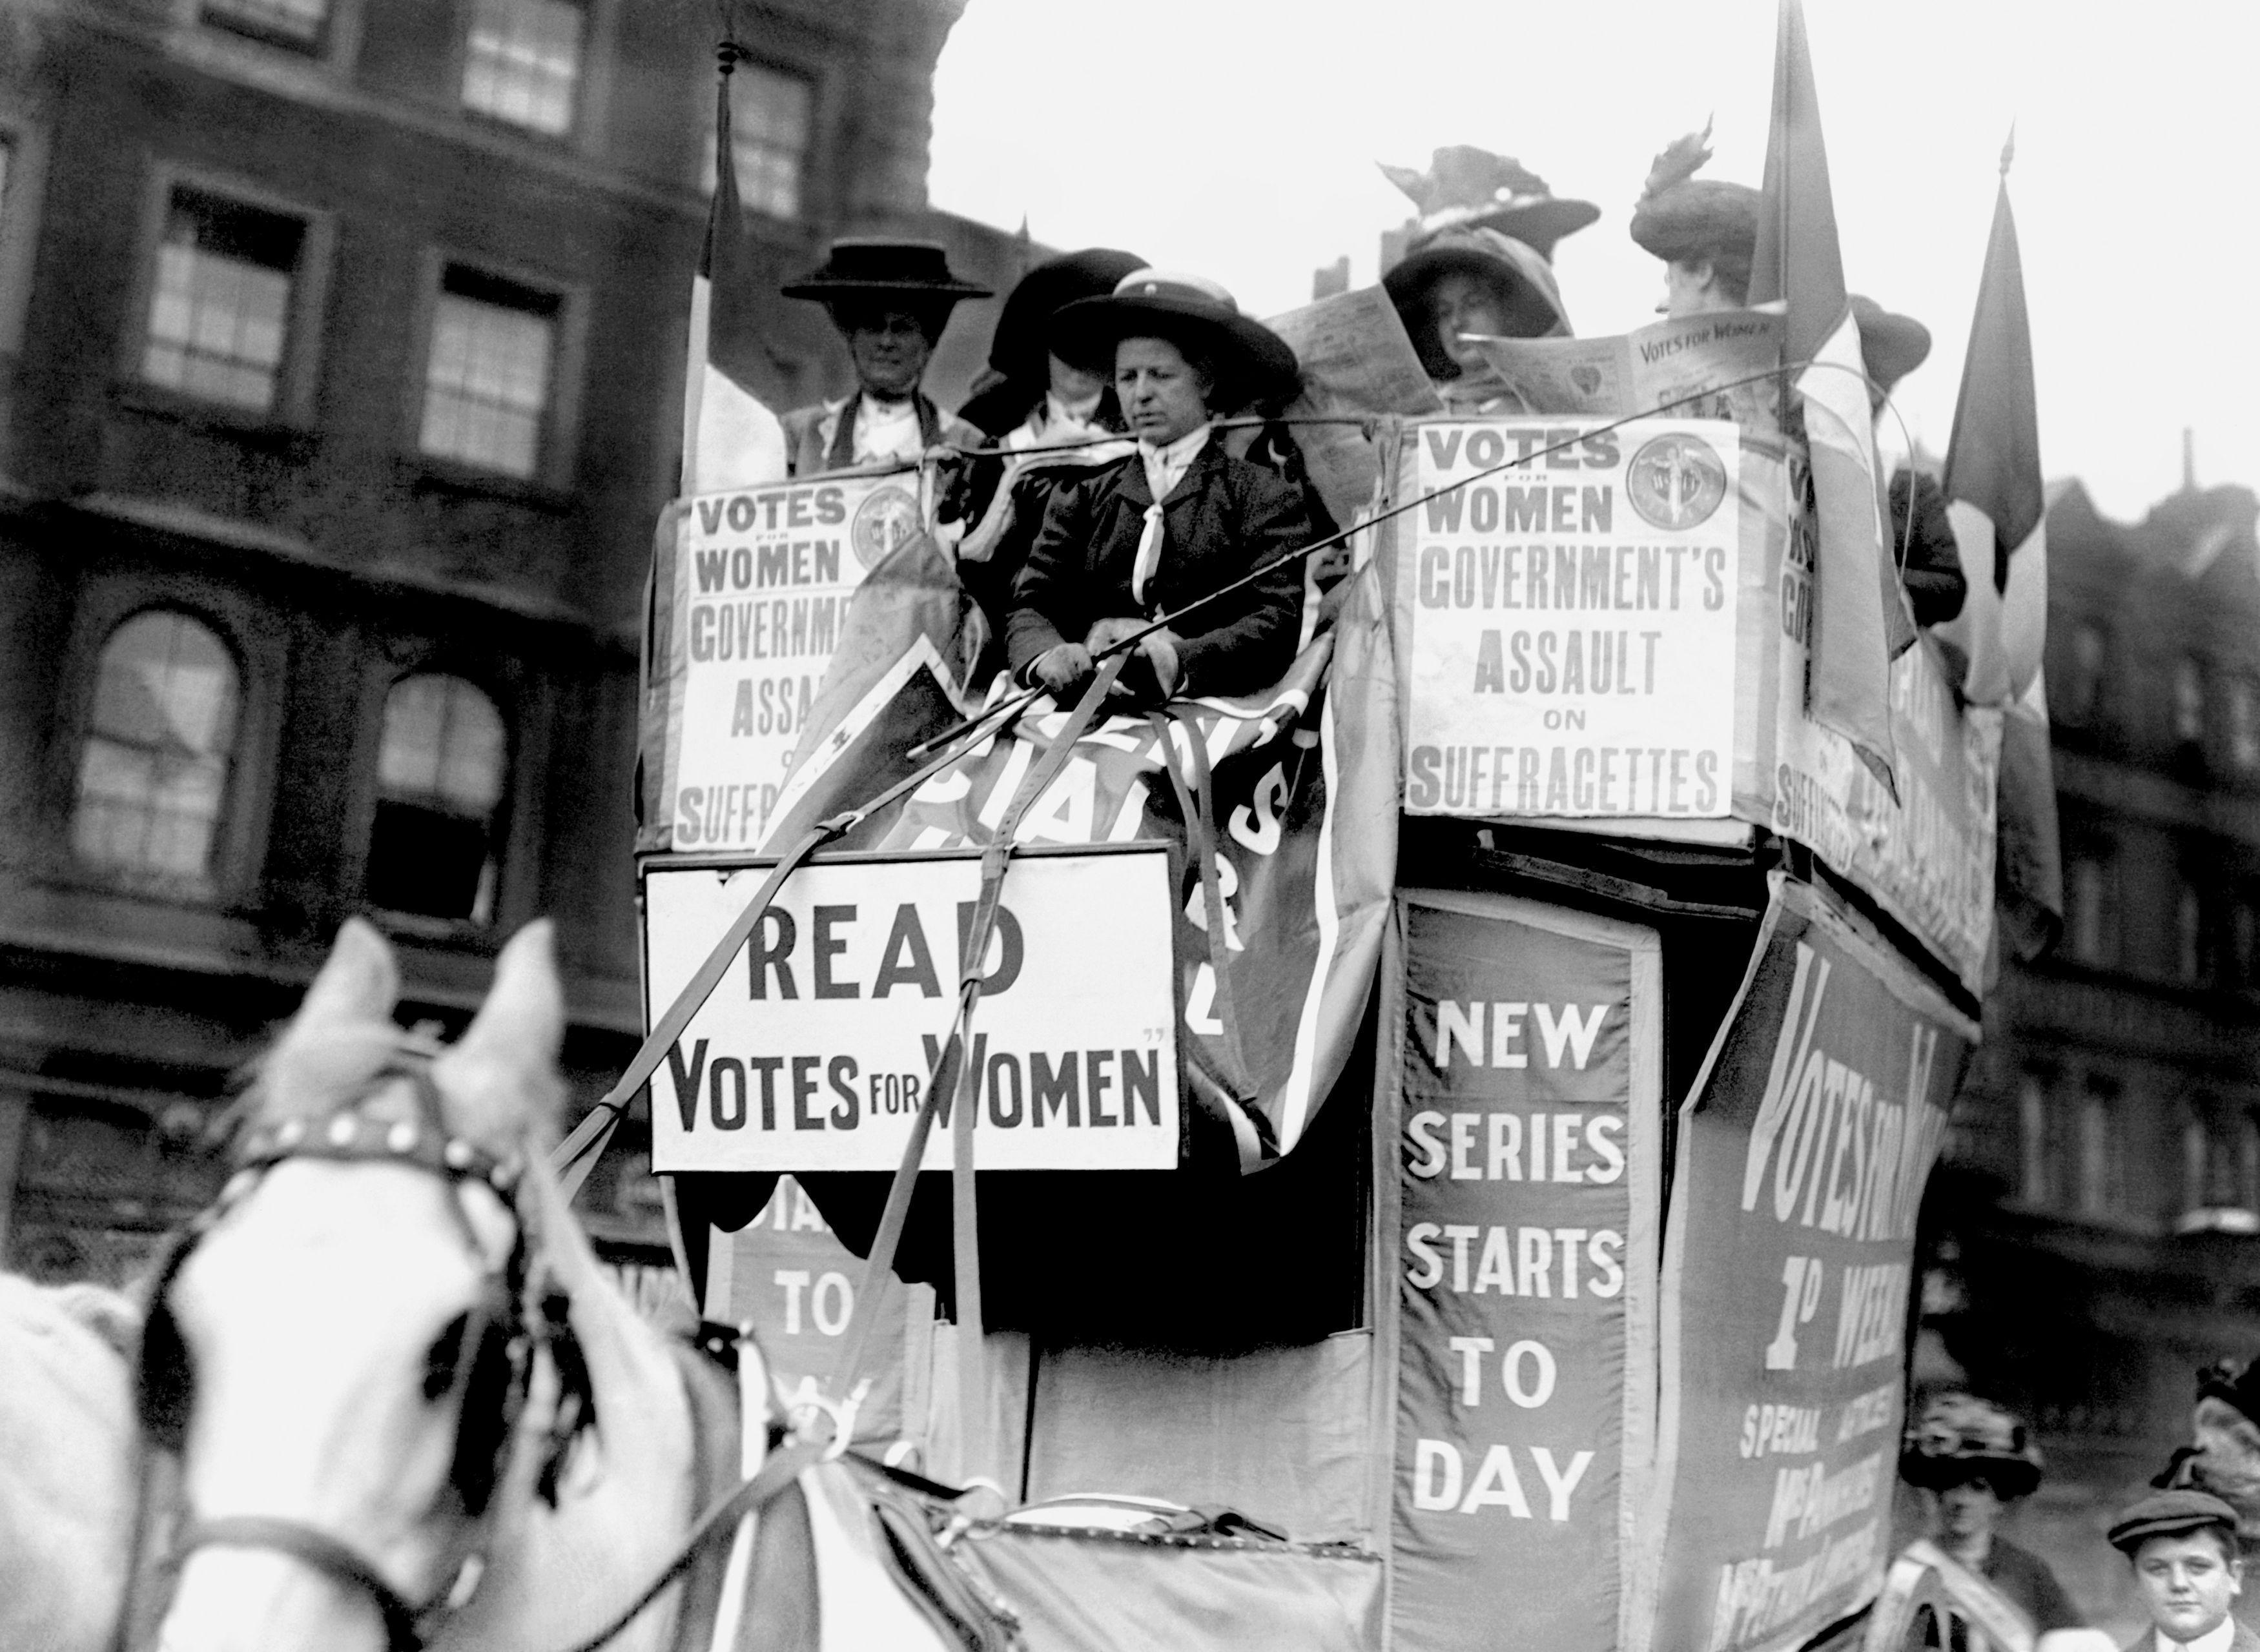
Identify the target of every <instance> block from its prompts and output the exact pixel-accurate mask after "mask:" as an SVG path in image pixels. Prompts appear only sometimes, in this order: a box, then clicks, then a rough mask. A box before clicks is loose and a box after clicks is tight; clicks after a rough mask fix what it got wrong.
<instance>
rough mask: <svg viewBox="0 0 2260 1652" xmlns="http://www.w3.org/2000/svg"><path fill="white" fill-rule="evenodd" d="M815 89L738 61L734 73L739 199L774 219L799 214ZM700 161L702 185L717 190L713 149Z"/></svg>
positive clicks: (732, 122) (793, 77)
mask: <svg viewBox="0 0 2260 1652" xmlns="http://www.w3.org/2000/svg"><path fill="white" fill-rule="evenodd" d="M815 108H816V89H815V87H814V86H813V85H812V84H811V83H810V82H808V81H807V80H805V79H804V78H803V77H802V76H800V75H788V74H786V73H784V72H783V71H782V70H780V69H773V68H763V67H762V66H761V65H760V64H758V63H748V62H746V61H742V60H740V62H739V64H738V66H737V68H736V69H735V70H734V71H733V73H732V74H731V75H730V152H731V154H733V156H734V157H735V158H736V161H737V172H738V199H739V200H740V202H742V203H743V204H745V205H746V206H747V207H748V208H750V209H751V210H752V211H756V212H766V213H768V214H769V216H770V217H771V218H798V217H799V216H800V197H801V182H802V179H803V176H804V175H805V172H806V169H807V164H808V144H809V134H810V132H812V130H813V129H814V125H815ZM704 156H705V158H704V161H703V162H702V163H701V164H702V166H703V167H704V171H703V173H702V174H701V178H700V187H701V188H702V189H703V190H705V192H706V193H707V194H709V195H712V193H713V192H714V150H713V146H712V145H711V144H709V145H707V146H706V147H705V149H704Z"/></svg>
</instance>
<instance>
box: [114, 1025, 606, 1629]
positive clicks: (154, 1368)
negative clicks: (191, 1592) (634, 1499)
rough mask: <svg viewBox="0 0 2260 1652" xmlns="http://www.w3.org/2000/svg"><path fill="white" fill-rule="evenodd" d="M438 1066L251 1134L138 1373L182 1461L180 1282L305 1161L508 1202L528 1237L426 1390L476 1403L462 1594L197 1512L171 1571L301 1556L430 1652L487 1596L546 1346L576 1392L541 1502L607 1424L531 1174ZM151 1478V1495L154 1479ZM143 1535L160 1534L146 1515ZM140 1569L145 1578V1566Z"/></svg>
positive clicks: (565, 1411)
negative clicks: (391, 1097) (471, 1185)
mask: <svg viewBox="0 0 2260 1652" xmlns="http://www.w3.org/2000/svg"><path fill="white" fill-rule="evenodd" d="M438 1054H439V1048H438V1046H437V1045H435V1044H433V1043H432V1042H431V1041H428V1040H426V1039H423V1038H420V1037H418V1036H417V1035H414V1034H406V1035H404V1036H403V1037H402V1038H401V1040H400V1041H398V1043H397V1045H396V1046H395V1048H394V1049H393V1052H392V1053H391V1055H390V1057H389V1058H388V1059H387V1060H386V1061H385V1062H383V1064H382V1065H381V1066H380V1067H378V1068H377V1069H376V1070H375V1072H374V1073H372V1074H371V1075H370V1076H369V1077H368V1079H367V1080H366V1081H365V1082H364V1083H362V1084H361V1086H360V1087H359V1088H358V1089H357V1090H355V1091H352V1092H351V1093H349V1094H347V1095H346V1096H344V1097H343V1098H341V1099H340V1101H339V1102H338V1103H337V1104H336V1105H334V1106H333V1108H332V1109H331V1110H330V1112H328V1113H327V1114H326V1115H325V1116H322V1117H319V1118H314V1119H303V1118H292V1119H283V1120H281V1121H279V1122H275V1123H262V1124H260V1125H257V1126H254V1127H253V1128H252V1129H251V1130H249V1131H248V1132H247V1134H245V1136H244V1138H243V1140H242V1141H240V1144H239V1146H238V1148H237V1150H236V1155H235V1165H236V1168H235V1172H234V1174H233V1176H231V1177H230V1178H229V1180H228V1183H227V1185H226V1186H225V1188H224V1189H223V1190H222V1191H221V1193H220V1196H219V1198H218V1200H216V1201H215V1202H214V1203H213V1204H212V1205H211V1206H210V1207H208V1208H207V1209H205V1210H204V1211H203V1212H200V1213H199V1214H198V1215H197V1217H196V1218H195V1219H193V1220H192V1221H191V1222H190V1224H189V1226H188V1227H187V1228H186V1230H185V1231H184V1232H182V1234H180V1235H179V1236H178V1237H177V1238H176V1239H175V1241H174V1242H173V1244H172V1246H171V1248H170V1249H169V1251H168V1253H167V1254H166V1255H165V1256H164V1259H163V1261H162V1262H161V1264H160V1266H159V1269H158V1270H157V1274H156V1277H155V1286H154V1291H152V1292H151V1295H150V1301H149V1312H148V1319H147V1327H146V1329H145V1330H144V1333H143V1336H142V1344H141V1352H140V1357H139V1362H138V1363H137V1368H136V1374H135V1388H136V1402H137V1405H138V1408H139V1417H140V1423H141V1428H142V1433H143V1437H144V1439H145V1440H146V1441H147V1443H148V1444H149V1445H150V1446H151V1447H153V1448H155V1449H157V1450H159V1451H162V1452H166V1453H168V1454H171V1455H175V1456H177V1455H180V1454H181V1452H182V1449H183V1448H184V1446H185V1443H186V1436H187V1429H188V1420H189V1415H190V1409H191V1406H192V1405H193V1399H194V1390H193V1380H194V1373H193V1371H192V1370H191V1369H190V1363H189V1358H188V1348H187V1346H186V1344H185V1342H184V1341H183V1340H182V1336H181V1333H180V1327H179V1326H178V1324H177V1323H176V1321H175V1319H174V1317H173V1314H172V1312H171V1308H170V1305H169V1300H168V1299H169V1297H170V1294H171V1291H172V1288H173V1283H174V1281H175V1278H176V1277H178V1275H179V1273H180V1270H181V1269H182V1265H183V1264H184V1263H185V1262H187V1261H188V1259H189V1257H190V1255H192V1254H194V1252H195V1250H196V1248H197V1245H198V1244H199V1243H200V1242H201V1241H203V1239H204V1235H205V1234H208V1233H210V1232H211V1229H212V1228H213V1227H214V1226H217V1225H218V1223H219V1222H220V1221H221V1220H222V1219H224V1218H225V1216H226V1215H227V1214H228V1212H230V1211H231V1210H232V1209H233V1208H234V1207H235V1206H236V1205H239V1204H240V1203H241V1202H242V1201H243V1199H244V1198H247V1196H248V1195H249V1194H250V1193H251V1192H252V1191H253V1190H254V1189H255V1188H256V1187H258V1186H259V1184H261V1182H262V1181H263V1180H264V1179H265V1177H266V1174H267V1172H268V1171H269V1170H271V1169H274V1168H275V1166H276V1165H278V1164H281V1163H283V1162H286V1161H288V1160H291V1159H321V1160H327V1161H331V1162H339V1163H360V1164H370V1163H382V1164H397V1165H400V1166H403V1167H404V1168H407V1169H417V1170H421V1171H424V1172H425V1173H426V1174H427V1175H430V1176H436V1177H438V1178H440V1180H441V1181H443V1182H445V1183H447V1184H448V1187H449V1189H450V1191H451V1194H453V1193H454V1192H455V1191H456V1190H458V1189H460V1187H461V1184H464V1183H466V1182H479V1183H483V1184H485V1185H486V1187H487V1188H488V1189H489V1190H490V1191H492V1192H493V1193H494V1195H495V1196H496V1198H498V1199H499V1200H501V1202H502V1204H503V1205H504V1208H506V1209H507V1210H509V1211H510V1212H511V1217H512V1219H513V1221H514V1224H515V1228H516V1233H515V1235H514V1237H513V1239H512V1241H511V1248H510V1252H509V1255H507V1256H505V1257H504V1259H503V1260H502V1262H500V1263H499V1264H492V1263H490V1264H487V1265H485V1266H484V1267H483V1269H482V1271H483V1276H484V1277H483V1284H482V1286H481V1290H480V1293H479V1299H478V1301H477V1303H476V1305H474V1306H473V1308H472V1309H471V1311H470V1312H468V1314H467V1315H466V1316H465V1319H463V1321H462V1322H461V1334H460V1340H459V1341H455V1342H454V1348H455V1355H456V1356H455V1358H454V1361H453V1362H452V1366H451V1369H449V1370H447V1371H446V1372H445V1373H440V1372H437V1371H435V1372H434V1373H433V1375H432V1376H431V1377H427V1388H426V1392H427V1394H428V1395H429V1397H430V1398H433V1399H434V1400H437V1399H440V1398H443V1397H444V1396H445V1395H446V1394H447V1393H448V1392H449V1391H451V1390H452V1391H454V1393H455V1394H456V1395H457V1396H458V1398H459V1399H460V1402H461V1410H460V1413H459V1415H460V1422H459V1424H458V1433H457V1437H456V1444H455V1454H454V1462H453V1465H452V1470H451V1473H450V1483H451V1484H452V1485H453V1487H454V1491H455V1494H456V1496H457V1497H458V1498H459V1499H460V1500H461V1504H462V1506H463V1509H464V1512H465V1513H467V1514H468V1516H469V1517H470V1519H471V1521H472V1533H471V1538H470V1541H469V1542H468V1544H467V1545H466V1546H465V1548H464V1552H463V1554H462V1555H461V1560H460V1562H459V1563H458V1564H457V1566H456V1568H455V1570H454V1573H453V1574H452V1577H453V1581H452V1583H451V1584H449V1585H448V1587H447V1588H446V1589H443V1590H442V1591H440V1594H439V1595H438V1596H436V1597H435V1598H433V1599H432V1600H430V1601H427V1602H426V1603H425V1604H424V1605H422V1606H418V1605H416V1604H414V1603H412V1602H411V1601H409V1600H408V1599H406V1598H404V1597H403V1596H402V1595H401V1593H400V1592H399V1591H397V1590H396V1589H395V1588H394V1587H393V1586H392V1585H391V1584H390V1583H389V1582H387V1581H386V1579H385V1578H384V1577H383V1574H382V1573H381V1572H380V1571H379V1570H377V1568H376V1567H375V1565H374V1564H373V1563H371V1562H370V1561H369V1560H368V1558H367V1557H366V1556H364V1555H361V1554H360V1553H358V1552H356V1551H355V1550H354V1548H353V1547H352V1546H351V1545H350V1544H348V1543H347V1542H346V1541H343V1540H342V1539H340V1538H338V1537H336V1536H333V1534H330V1533H327V1532H325V1531H322V1530H321V1529H319V1528H318V1527H314V1526H311V1525H308V1524H307V1523H305V1522H304V1521H300V1520H287V1519H281V1518H276V1517H270V1516H265V1515H230V1516H224V1517H221V1518H218V1519H215V1520H199V1519H197V1517H196V1515H195V1513H194V1511H192V1510H191V1511H188V1513H187V1519H186V1520H185V1522H184V1524H183V1525H182V1527H181V1529H180V1530H179V1532H178V1533H177V1534H176V1535H175V1538H174V1540H173V1542H172V1544H171V1547H170V1549H169V1552H168V1555H166V1557H165V1565H166V1566H167V1567H168V1569H177V1568H178V1567H179V1565H180V1564H181V1563H182V1561H184V1560H186V1559H187V1557H188V1556H189V1555H191V1554H193V1553H195V1552H196V1551H197V1549H199V1548H213V1547H224V1548H261V1549H268V1550H271V1551H274V1552H276V1553H280V1554H284V1555H290V1556H291V1557H292V1558H294V1559H296V1560H297V1561H299V1562H301V1563H304V1565H306V1566H308V1567H310V1568H311V1569H312V1570H315V1571H318V1572H320V1573H322V1574H323V1575H325V1577H329V1578H330V1579H332V1580H333V1582H336V1583H339V1584H344V1585H345V1586H346V1587H347V1588H348V1589H349V1590H352V1591H357V1592H359V1593H361V1594H362V1595H364V1596H366V1597H367V1598H368V1599H369V1601H370V1602H371V1603H372V1604H373V1605H374V1606H375V1607H376V1610H377V1612H378V1613H379V1615H380V1616H381V1617H382V1618H383V1621H384V1630H385V1638H386V1643H387V1645H388V1647H389V1648H390V1649H391V1652H418V1648H421V1647H422V1646H423V1645H424V1644H425V1641H426V1640H427V1639H428V1638H429V1637H430V1635H431V1634H433V1632H434V1629H435V1628H436V1620H438V1619H440V1617H441V1616H442V1615H443V1614H445V1613H448V1612H450V1611H453V1610H455V1609H459V1608H460V1607H461V1606H463V1605H465V1604H466V1603H467V1602H468V1600H469V1598H470V1597H471V1595H472V1594H473V1593H474V1592H475V1591H476V1587H477V1584H478V1578H479V1576H480V1574H481V1573H482V1572H483V1570H484V1566H485V1555H484V1553H483V1541H484V1538H485V1535H486V1529H487V1527H488V1525H489V1523H490V1518H491V1510H492V1508H493V1505H494V1497H495V1492H496V1490H497V1484H498V1483H499V1481H500V1478H501V1476H502V1472H503V1468H504V1459H505V1457H506V1455H507V1453H508V1450H509V1447H510V1442H511V1439H512V1437H513V1436H514V1435H515V1434H516V1431H517V1426H518V1421H519V1414H520V1412H521V1411H522V1410H523V1408H524V1406H525V1403H526V1391H527V1387H528V1384H530V1382H531V1380H532V1375H533V1352H534V1349H535V1348H536V1346H537V1345H540V1346H543V1347H546V1348H548V1349H549V1351H550V1354H551V1356H552V1359H553V1361H554V1363H555V1364H556V1366H557V1369H558V1371H559V1375H560V1377H561V1385H562V1392H561V1396H560V1399H559V1409H558V1414H557V1419H556V1421H555V1423H554V1424H553V1426H552V1427H551V1428H550V1430H549V1432H548V1437H547V1442H546V1444H547V1458H546V1460H545V1462H544V1464H543V1467H542V1470H541V1473H540V1479H539V1482H538V1485H539V1489H540V1491H541V1493H542V1494H543V1495H544V1496H545V1497H547V1498H548V1499H549V1500H550V1501H551V1502H552V1504H553V1505H554V1502H555V1498H556V1488H557V1477H558V1475H559V1473H560V1471H561V1469H562V1466H563V1462H564V1458H565V1455H566V1454H567V1452H568V1451H569V1448H570V1447H571V1445H572V1442H573V1439H574V1437H575V1436H576V1434H578V1433H579V1432H580V1431H581V1429H583V1427H587V1426H588V1425H589V1423H590V1422H591V1421H592V1420H593V1414H592V1413H593V1404H592V1399H591V1396H590V1391H589V1388H588V1383H587V1372H586V1366H585V1362H584V1361H583V1358H582V1355H581V1352H580V1348H579V1346H578V1344H577V1342H576V1341H575V1340H574V1339H573V1336H572V1334H571V1332H570V1330H569V1328H568V1327H567V1325H566V1314H567V1310H568V1308H569V1300H568V1298H566V1296H565V1294H564V1292H563V1291H561V1290H560V1289H557V1288H556V1287H555V1286H554V1284H552V1283H550V1282H548V1281H547V1280H546V1279H541V1280H536V1279H533V1278H532V1277H531V1269H530V1247H529V1245H528V1243H527V1232H526V1219H525V1217H524V1215H523V1213H522V1212H520V1210H519V1205H518V1201H517V1198H516V1192H517V1188H518V1184H519V1177H520V1176H521V1174H522V1173H523V1170H524V1165H523V1163H522V1162H513V1161H509V1160H504V1159H498V1158H497V1157H496V1156H495V1155H492V1154H490V1153H487V1152H485V1151H484V1150H483V1149H482V1148H478V1147H476V1146H475V1145H474V1144H472V1143H471V1142H469V1141H465V1140H463V1139H462V1138H461V1137H460V1136H455V1135H453V1134H449V1132H448V1129H447V1122H446V1118H445V1115H444V1112H443V1111H442V1108H441V1104H440V1091H439V1087H438V1085H437V1084H436V1083H434V1082H433V1077H432V1070H431V1069H432V1062H433V1058H434V1057H435V1056H436V1055H438ZM399 1083H404V1084H405V1085H406V1086H407V1088H408V1091H409V1093H410V1094H411V1096H412V1097H413V1098H414V1101H415V1112H414V1115H413V1116H412V1117H410V1118H402V1119H379V1118H375V1117H372V1116H370V1115H369V1114H368V1113H367V1112H364V1108H365V1106H366V1105H367V1104H368V1102H369V1101H370V1100H371V1099H372V1098H375V1096H377V1095H378V1094H380V1093H381V1092H383V1091H387V1090H389V1089H390V1088H392V1087H393V1086H394V1085H396V1084H399ZM447 1209H448V1210H449V1211H450V1212H452V1213H453V1214H454V1218H455V1220H456V1222H457V1224H458V1225H459V1226H460V1227H461V1232H462V1234H463V1237H464V1240H465V1242H466V1243H467V1244H468V1245H469V1246H470V1247H471V1248H472V1249H473V1251H474V1252H475V1253H476V1252H480V1251H481V1250H482V1249H483V1248H482V1247H481V1246H480V1244H479V1241H478V1239H477V1236H476V1234H475V1233H474V1232H473V1230H472V1228H471V1225H470V1220H469V1218H468V1216H467V1215H466V1214H465V1213H464V1212H463V1209H462V1206H461V1204H460V1203H459V1200H458V1198H456V1197H451V1198H449V1199H448V1200H447ZM144 1478H145V1484H146V1483H147V1476H146V1475H145V1477H144ZM143 1527H144V1529H145V1531H146V1527H147V1511H146V1510H145V1511H144V1519H143ZM135 1570H136V1572H137V1573H138V1572H139V1564H138V1562H137V1565H136V1568H135ZM128 1615H129V1619H130V1616H131V1614H130V1613H129V1614H128Z"/></svg>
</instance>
